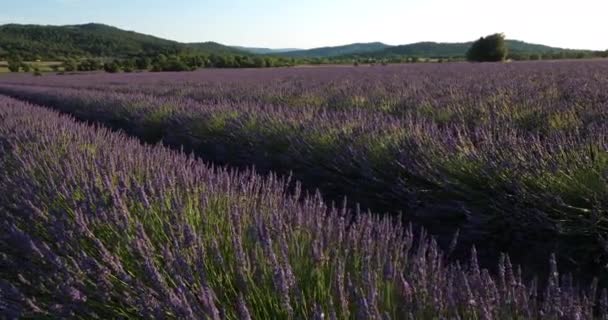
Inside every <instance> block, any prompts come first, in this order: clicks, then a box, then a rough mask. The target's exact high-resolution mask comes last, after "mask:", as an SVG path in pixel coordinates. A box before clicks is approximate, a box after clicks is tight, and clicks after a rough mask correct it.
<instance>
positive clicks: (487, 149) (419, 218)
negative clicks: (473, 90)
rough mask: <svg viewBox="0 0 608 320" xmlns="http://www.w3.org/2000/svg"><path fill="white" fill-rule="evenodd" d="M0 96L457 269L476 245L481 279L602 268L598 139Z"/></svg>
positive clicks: (244, 109)
mask: <svg viewBox="0 0 608 320" xmlns="http://www.w3.org/2000/svg"><path fill="white" fill-rule="evenodd" d="M0 92H3V93H5V94H8V95H11V96H14V97H16V98H20V99H24V100H28V101H31V102H34V103H40V104H44V105H46V106H49V107H52V108H54V109H56V110H60V111H62V112H65V113H68V114H71V115H73V116H75V117H76V118H78V119H80V120H85V121H89V122H94V123H101V124H104V125H107V126H109V127H111V128H114V129H122V130H125V131H126V132H127V133H129V134H131V135H134V136H136V137H139V138H140V139H142V140H143V141H146V142H158V141H161V140H162V141H163V143H164V144H165V145H167V146H172V147H174V148H184V149H185V150H186V151H191V152H194V153H195V154H196V155H197V156H200V157H202V158H203V159H205V160H208V161H212V162H213V163H217V164H220V165H225V164H228V165H231V166H234V167H238V168H246V167H250V166H255V167H256V169H257V170H258V172H262V173H268V172H275V173H278V174H283V175H288V174H290V173H292V174H293V176H294V177H295V178H296V179H297V180H299V181H301V182H302V183H303V185H304V187H305V189H306V190H313V191H314V190H315V189H317V188H318V189H319V190H321V191H322V194H323V195H324V196H325V199H326V201H335V202H341V199H342V197H344V196H346V197H347V198H348V200H349V203H348V205H349V206H350V207H354V206H355V204H358V205H360V206H362V207H363V208H364V209H371V210H373V211H374V212H389V213H397V212H403V213H404V219H405V220H406V221H408V222H415V223H416V224H420V225H424V226H425V227H426V228H428V229H429V230H430V232H431V233H432V234H434V235H436V236H437V237H438V240H439V242H440V243H441V244H442V246H443V247H444V248H447V246H448V245H449V243H450V240H451V236H452V235H453V233H454V232H455V231H456V230H457V229H460V231H461V242H460V244H459V246H458V247H457V248H456V252H455V256H456V257H460V258H463V257H466V256H467V255H468V248H470V247H471V245H473V244H478V245H479V251H480V258H481V263H482V265H483V266H486V267H492V266H493V265H494V261H495V260H496V259H497V258H498V257H499V255H500V253H501V252H508V253H510V254H511V256H512V258H513V259H514V260H515V261H517V262H518V263H524V264H526V265H528V266H529V268H530V269H531V270H537V271H538V270H544V267H545V262H546V261H547V259H548V258H549V254H550V252H557V254H558V259H559V261H560V262H563V263H562V264H563V266H564V267H566V268H567V269H568V270H571V271H574V272H576V273H579V274H581V275H582V277H583V278H587V280H589V278H588V276H589V275H590V274H591V275H594V274H599V273H600V272H601V271H602V270H603V266H604V264H605V263H604V261H606V260H608V255H607V252H606V251H605V249H604V240H603V235H605V230H606V228H607V221H606V217H605V215H603V214H602V212H605V210H606V207H607V205H606V202H605V201H606V199H608V197H606V194H605V193H606V190H607V189H606V188H605V180H604V178H603V174H604V173H605V172H606V165H607V164H608V161H607V159H608V157H607V156H606V153H605V152H604V151H603V150H606V149H608V147H607V142H606V141H607V140H606V134H605V132H606V130H605V128H603V127H600V128H597V130H595V132H596V133H597V134H595V135H588V136H585V135H580V134H579V135H577V134H573V133H567V132H561V131H557V132H554V133H553V134H551V135H539V134H534V133H525V132H521V131H520V130H517V129H516V128H509V127H508V126H505V127H494V126H493V125H488V126H481V125H480V126H478V127H477V128H476V129H474V130H471V129H470V128H468V127H466V126H464V125H458V124H453V125H450V126H440V125H438V124H437V123H435V122H432V121H428V120H425V119H420V118H414V117H410V118H395V117H391V116H387V115H382V114H376V113H371V112H366V111H365V110H360V111H352V110H351V111H343V112H338V111H322V112H319V111H318V110H316V109H309V108H299V109H294V108H289V107H286V108H281V107H277V106H264V105H257V104H232V103H217V104H202V103H199V102H196V101H194V100H191V99H187V98H181V97H155V96H152V95H148V94H133V93H129V94H123V93H117V92H113V91H112V90H108V92H102V91H99V90H92V91H89V90H82V89H81V90H76V89H70V88H65V89H62V88H56V87H53V88H45V87H43V86H26V85H2V86H0ZM481 244H482V245H481ZM522 247H527V248H529V250H521V249H520V248H522Z"/></svg>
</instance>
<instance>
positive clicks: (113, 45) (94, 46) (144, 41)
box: [0, 23, 581, 60]
mask: <svg viewBox="0 0 608 320" xmlns="http://www.w3.org/2000/svg"><path fill="white" fill-rule="evenodd" d="M471 43H472V42H462V43H439V42H418V43H412V44H405V45H397V46H392V45H388V44H384V43H382V42H370V43H353V44H347V45H341V46H332V47H320V48H313V49H307V50H299V49H270V48H257V47H239V46H226V45H223V44H220V43H217V42H198V43H180V42H177V41H172V40H167V39H162V38H159V37H155V36H152V35H146V34H142V33H138V32H134V31H126V30H122V29H119V28H116V27H112V26H108V25H105V24H99V23H88V24H81V25H66V26H42V25H20V24H7V25H0V60H2V59H7V57H8V56H9V55H14V54H17V55H20V56H21V57H22V58H24V59H44V60H49V59H65V58H67V57H113V58H121V57H131V56H141V55H147V56H155V55H159V54H166V55H174V54H205V55H211V54H217V55H273V56H280V57H287V58H296V59H317V58H321V59H323V58H352V57H370V58H390V57H394V56H412V57H464V56H465V54H466V51H467V50H468V48H469V47H470V45H471ZM507 46H508V47H509V51H510V52H513V53H526V54H544V53H555V52H574V51H577V50H569V49H562V48H555V47H549V46H545V45H540V44H531V43H526V42H523V41H519V40H507ZM578 51H581V50H578Z"/></svg>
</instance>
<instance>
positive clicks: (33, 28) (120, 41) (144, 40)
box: [0, 23, 242, 61]
mask: <svg viewBox="0 0 608 320" xmlns="http://www.w3.org/2000/svg"><path fill="white" fill-rule="evenodd" d="M0 43H1V44H2V48H3V50H4V51H6V52H10V53H15V54H20V55H22V56H23V57H24V60H28V61H35V60H36V59H40V60H64V59H65V58H66V57H70V56H71V57H117V58H127V57H133V56H149V57H150V56H156V55H158V54H168V55H176V54H186V53H196V54H209V53H220V54H240V53H242V51H240V50H237V49H234V48H232V47H228V46H223V45H220V44H218V43H210V42H207V43H199V44H184V43H179V42H175V41H170V40H165V39H161V38H156V37H153V36H149V35H144V34H140V33H136V32H130V31H125V30H121V29H118V28H115V27H111V26H107V25H103V24H93V23H91V24H83V25H73V26H38V25H17V24H9V25H4V26H0Z"/></svg>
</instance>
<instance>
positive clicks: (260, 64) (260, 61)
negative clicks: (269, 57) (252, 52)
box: [253, 57, 266, 68]
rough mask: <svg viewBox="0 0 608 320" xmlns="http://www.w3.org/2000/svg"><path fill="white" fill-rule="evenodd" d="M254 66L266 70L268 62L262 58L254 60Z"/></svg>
mask: <svg viewBox="0 0 608 320" xmlns="http://www.w3.org/2000/svg"><path fill="white" fill-rule="evenodd" d="M253 66H254V67H256V68H264V67H265V66H266V61H264V58H262V57H255V58H253Z"/></svg>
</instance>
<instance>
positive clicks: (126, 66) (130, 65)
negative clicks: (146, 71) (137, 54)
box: [121, 59, 135, 72]
mask: <svg viewBox="0 0 608 320" xmlns="http://www.w3.org/2000/svg"><path fill="white" fill-rule="evenodd" d="M121 66H122V71H124V72H133V71H134V70H135V61H134V60H132V59H126V60H124V61H123V62H122V63H121Z"/></svg>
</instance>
